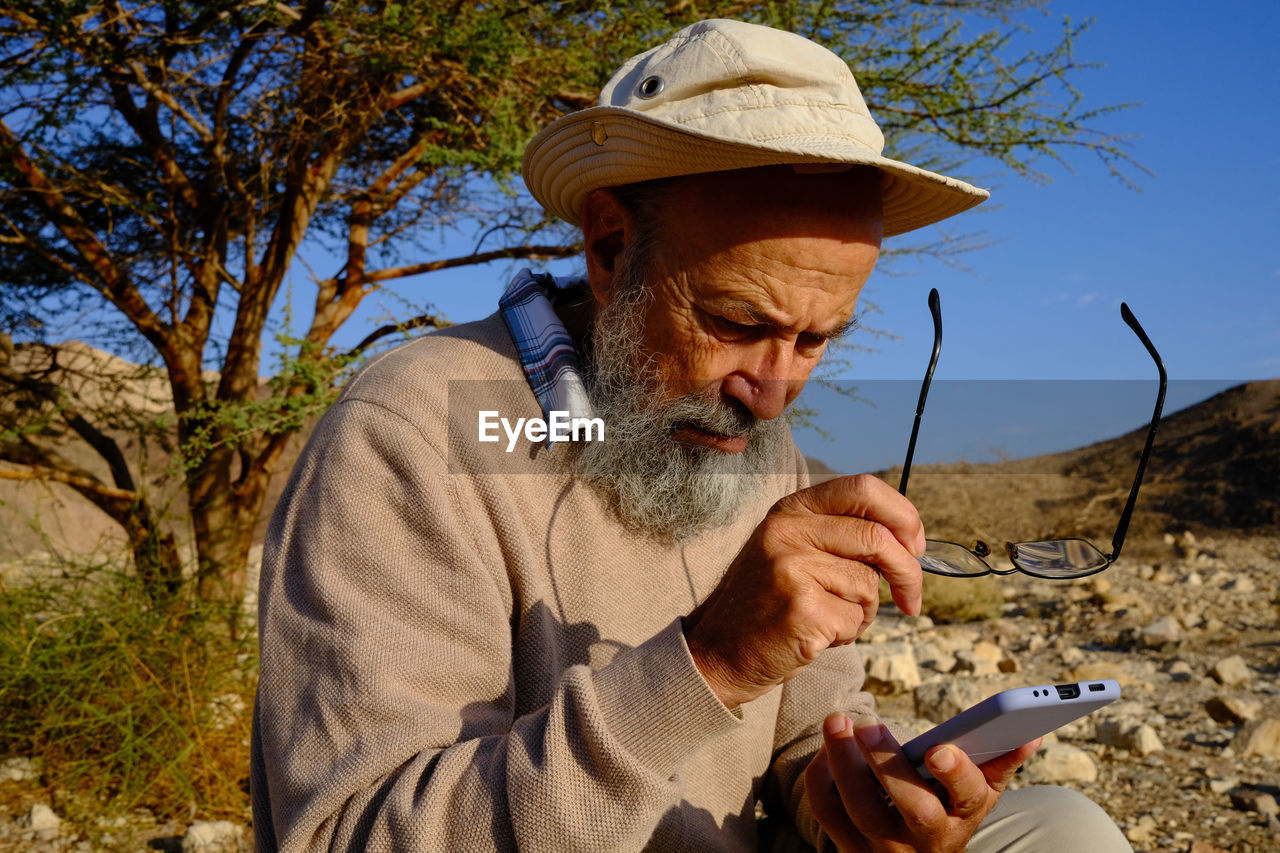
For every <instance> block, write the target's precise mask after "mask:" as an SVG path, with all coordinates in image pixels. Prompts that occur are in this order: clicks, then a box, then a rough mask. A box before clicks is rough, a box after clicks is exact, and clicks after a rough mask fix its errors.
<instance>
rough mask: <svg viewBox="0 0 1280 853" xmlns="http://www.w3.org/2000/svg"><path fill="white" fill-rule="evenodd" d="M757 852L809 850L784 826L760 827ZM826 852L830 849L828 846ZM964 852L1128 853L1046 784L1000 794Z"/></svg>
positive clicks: (1083, 809) (1101, 818)
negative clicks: (994, 805)
mask: <svg viewBox="0 0 1280 853" xmlns="http://www.w3.org/2000/svg"><path fill="white" fill-rule="evenodd" d="M759 838H760V849H761V850H763V851H769V853H804V851H810V852H811V851H812V850H813V848H812V847H810V846H809V845H808V844H806V843H805V842H804V841H802V840H801V839H800V837H799V836H798V835H797V834H796V833H795V830H794V829H792V828H791V826H790V824H787V823H783V822H781V821H776V822H775V821H770V820H767V819H766V820H764V821H761V823H760V836H759ZM831 849H834V847H832V848H831ZM966 850H967V851H969V853H996V851H1001V853H1072V851H1077V853H1133V848H1132V847H1131V846H1129V842H1128V841H1127V840H1125V837H1124V835H1123V833H1121V832H1120V829H1119V827H1117V826H1116V825H1115V822H1114V821H1112V820H1111V818H1110V817H1109V816H1108V815H1107V813H1106V812H1104V811H1103V810H1102V809H1101V808H1100V807H1099V806H1098V804H1097V803H1095V802H1093V800H1090V799H1089V798H1088V797H1086V796H1085V795H1084V794H1081V793H1079V792H1078V791H1072V790H1070V789H1069V788H1057V787H1052V786H1048V785H1042V786H1035V787H1030V788H1021V789H1019V790H1017V791H1006V792H1005V794H1004V795H1003V796H1001V797H1000V802H999V803H997V804H996V807H995V808H994V809H992V811H991V814H989V815H987V819H986V820H984V821H983V822H982V826H980V827H978V831H977V832H975V833H974V835H973V838H971V839H970V840H969V846H968V847H967V848H966Z"/></svg>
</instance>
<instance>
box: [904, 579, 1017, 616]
mask: <svg viewBox="0 0 1280 853" xmlns="http://www.w3.org/2000/svg"><path fill="white" fill-rule="evenodd" d="M1000 580H1001V579H1000V578H999V577H998V576H996V575H984V576H982V577H977V578H946V577H942V576H940V575H933V574H929V573H928V572H925V574H924V608H923V610H922V612H923V613H924V615H926V616H928V617H929V618H930V619H932V620H933V621H934V622H937V623H943V622H948V623H956V622H981V621H982V620H984V619H995V618H996V617H998V616H1000V615H1002V614H1003V613H1004V594H1003V593H1001V592H1000ZM892 601H893V599H892V598H890V596H889V584H887V583H886V582H884V581H880V604H881V606H892Z"/></svg>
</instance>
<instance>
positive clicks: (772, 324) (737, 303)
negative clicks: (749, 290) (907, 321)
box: [722, 299, 858, 341]
mask: <svg viewBox="0 0 1280 853" xmlns="http://www.w3.org/2000/svg"><path fill="white" fill-rule="evenodd" d="M722 304H723V308H726V309H733V310H735V311H739V312H741V313H743V314H745V315H747V317H748V318H750V320H751V322H752V323H754V324H756V325H757V326H764V327H765V328H768V329H774V330H783V329H785V328H786V326H784V325H783V324H782V323H779V322H778V321H777V320H775V319H773V318H772V317H770V316H769V315H768V314H766V313H765V312H764V311H761V310H760V308H759V307H757V306H755V305H752V304H751V303H750V302H744V301H742V300H740V299H730V300H728V301H726V302H724V303H722ZM856 328H858V318H857V316H856V315H855V316H852V317H850V318H849V319H848V320H845V321H844V322H843V323H841V324H840V325H839V326H837V327H836V328H834V329H828V330H827V331H825V332H805V334H808V335H812V336H813V337H815V338H818V339H820V340H822V341H833V340H835V339H836V338H840V337H844V336H845V335H847V334H849V333H850V332H852V331H853V330H854V329H856Z"/></svg>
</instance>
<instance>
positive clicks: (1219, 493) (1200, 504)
mask: <svg viewBox="0 0 1280 853" xmlns="http://www.w3.org/2000/svg"><path fill="white" fill-rule="evenodd" d="M1145 440H1146V430H1145V428H1144V429H1140V430H1136V431H1134V432H1131V433H1128V434H1126V435H1122V436H1120V437H1119V438H1114V439H1111V440H1108V441H1102V442H1099V443H1097V444H1092V445H1089V446H1088V447H1083V448H1079V449H1077V450H1070V451H1067V452H1064V453H1056V454H1050V455H1045V456H1036V457H1031V458H1027V459H1017V460H1012V461H1007V462H996V463H989V464H967V463H961V464H951V465H922V466H918V467H915V468H913V470H912V473H911V482H910V489H909V497H910V498H911V500H912V502H913V503H915V504H916V506H917V507H918V508H919V510H920V514H921V517H922V518H923V519H924V521H925V527H926V530H927V531H928V533H929V535H930V536H931V537H935V538H948V539H954V540H955V541H959V542H966V541H969V540H974V539H981V540H983V541H985V542H988V543H991V544H992V545H998V544H1000V543H1003V542H1004V541H1006V540H1007V539H1015V538H1017V539H1025V538H1034V537H1039V536H1051V535H1053V536H1085V537H1086V538H1092V539H1094V541H1096V542H1097V543H1098V545H1100V546H1105V545H1107V544H1108V543H1109V542H1110V541H1111V536H1112V533H1113V532H1114V529H1115V524H1116V521H1117V520H1118V518H1119V515H1120V512H1121V510H1122V508H1123V507H1124V503H1125V500H1126V499H1127V498H1128V495H1129V488H1130V486H1131V484H1132V480H1133V474H1134V471H1135V470H1136V467H1137V460H1138V457H1139V455H1140V454H1141V452H1142V445H1143V442H1144V441H1145ZM809 470H810V473H811V475H812V476H813V477H814V479H815V481H819V480H823V479H829V478H830V477H831V476H835V472H832V471H831V469H830V468H829V467H828V466H826V465H825V464H823V463H822V462H820V461H818V460H811V461H810V463H809ZM901 474H902V469H901V468H900V467H894V468H891V469H889V470H887V471H883V472H879V476H880V477H881V478H882V479H884V480H885V481H886V482H888V483H889V484H890V485H893V486H895V487H896V486H897V485H898V481H899V480H900V478H901ZM1182 530H1191V531H1193V532H1195V533H1197V534H1214V533H1224V534H1241V533H1274V532H1276V531H1277V530H1280V380H1276V379H1272V380H1265V381H1258V382H1249V383H1246V384H1243V385H1237V386H1235V387H1233V388H1230V389H1228V390H1226V391H1223V392H1222V393H1220V394H1217V395H1215V396H1213V397H1211V398H1209V399H1208V400H1204V401H1203V402H1200V403H1197V404H1195V405H1193V406H1189V407H1187V408H1186V409H1183V410H1181V411H1178V412H1174V413H1172V414H1166V415H1165V416H1164V417H1163V418H1162V420H1161V424H1160V428H1159V430H1158V431H1157V433H1156V440H1155V445H1154V447H1153V450H1152V455H1151V461H1150V463H1149V465H1148V468H1147V473H1146V477H1145V479H1144V481H1143V485H1142V491H1141V493H1140V494H1139V497H1138V504H1137V508H1136V510H1135V513H1134V517H1133V522H1132V525H1131V527H1130V537H1131V540H1132V542H1133V544H1134V545H1135V546H1137V547H1141V543H1142V542H1144V541H1150V540H1152V539H1153V538H1158V537H1160V536H1162V535H1163V534H1164V533H1165V532H1172V531H1182ZM1128 549H1129V545H1128V544H1126V551H1127V550H1128Z"/></svg>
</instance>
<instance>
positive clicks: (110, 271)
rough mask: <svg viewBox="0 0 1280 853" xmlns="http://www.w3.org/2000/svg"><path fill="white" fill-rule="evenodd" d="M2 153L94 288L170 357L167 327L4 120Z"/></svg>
mask: <svg viewBox="0 0 1280 853" xmlns="http://www.w3.org/2000/svg"><path fill="white" fill-rule="evenodd" d="M0 150H2V151H3V153H4V154H5V155H7V156H8V159H9V161H10V162H11V163H12V164H13V166H14V168H15V169H16V170H17V172H18V175H19V176H20V180H21V181H22V183H23V184H24V185H25V189H26V190H27V192H28V193H29V194H30V195H31V196H32V197H33V198H34V199H35V201H36V202H37V203H38V204H39V205H40V206H41V207H43V208H44V210H45V213H46V214H47V215H48V216H49V219H50V221H51V222H52V223H53V224H54V225H55V226H57V228H58V230H59V231H61V232H62V235H63V236H64V237H66V238H67V240H68V241H69V242H70V243H71V245H72V246H74V247H75V249H76V251H77V252H79V253H80V257H82V258H83V259H84V260H85V262H86V263H87V264H89V266H90V268H91V269H92V270H93V271H94V273H95V274H96V276H97V281H96V282H94V283H93V285H92V286H93V287H94V288H95V289H96V290H97V291H98V292H99V293H101V294H102V295H103V296H105V297H106V298H107V300H108V301H109V302H111V304H112V305H114V306H116V307H117V308H119V309H120V312H121V313H123V314H124V315H125V316H126V317H127V318H128V319H129V321H130V322H131V323H133V325H134V326H135V327H137V329H138V331H140V332H141V333H142V334H143V335H145V336H146V338H147V340H149V341H150V342H151V343H152V344H153V345H154V346H155V347H156V349H158V350H160V352H161V353H168V352H169V350H170V346H169V342H168V341H167V340H166V338H165V331H166V329H165V326H164V323H163V322H161V320H160V318H159V317H157V316H156V314H155V312H154V311H152V310H151V306H150V305H148V304H147V301H146V300H145V299H143V298H142V294H141V293H139V292H138V289H137V288H136V287H134V286H133V284H132V283H130V281H129V279H128V277H127V276H126V275H125V274H124V272H123V271H122V270H121V269H120V267H118V266H117V265H116V263H115V261H114V260H113V259H112V257H111V254H110V252H108V251H107V247H106V246H104V245H102V243H101V242H100V241H99V240H98V238H97V235H95V234H94V233H93V231H92V230H91V229H90V228H89V227H88V226H87V225H85V223H84V220H82V219H81V218H80V214H79V213H77V212H76V210H75V208H74V207H72V206H71V205H70V204H69V203H68V202H67V200H66V199H65V198H64V197H63V195H62V192H61V191H60V190H59V189H58V188H57V187H55V186H54V185H53V183H52V182H51V181H50V180H49V179H48V177H47V176H46V175H45V174H44V172H43V171H42V170H41V169H40V167H39V166H38V165H36V164H35V163H34V162H33V161H32V160H31V158H30V157H28V156H27V154H26V152H25V151H24V150H23V148H22V143H20V142H19V141H18V139H17V137H15V136H14V135H13V131H11V130H10V129H9V126H8V125H7V124H5V122H4V121H3V120H0Z"/></svg>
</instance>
